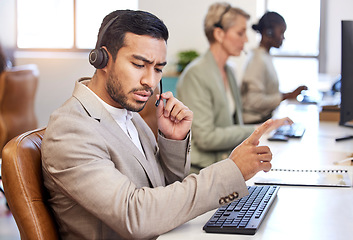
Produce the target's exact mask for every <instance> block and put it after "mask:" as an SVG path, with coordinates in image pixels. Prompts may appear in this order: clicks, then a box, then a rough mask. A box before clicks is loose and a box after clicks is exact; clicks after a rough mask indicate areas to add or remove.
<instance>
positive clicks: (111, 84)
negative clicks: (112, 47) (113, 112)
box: [106, 33, 167, 112]
mask: <svg viewBox="0 0 353 240" xmlns="http://www.w3.org/2000/svg"><path fill="white" fill-rule="evenodd" d="M166 56H167V45H166V42H165V41H164V40H163V39H156V38H153V37H150V36H147V35H142V36H140V35H136V34H133V33H126V35H125V44H124V46H123V47H122V48H120V49H119V51H118V53H117V58H116V61H115V63H113V65H112V67H111V68H110V69H109V70H108V79H107V82H106V90H107V92H108V94H109V96H110V97H111V99H112V100H114V102H115V104H114V106H115V107H118V108H126V109H127V110H130V111H135V112H138V111H141V110H142V109H143V108H144V106H145V104H146V102H147V100H148V99H149V98H150V96H152V94H153V90H154V89H155V88H156V86H157V85H158V83H159V81H160V80H161V79H162V69H163V67H164V66H165V65H166Z"/></svg>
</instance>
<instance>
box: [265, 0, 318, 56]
mask: <svg viewBox="0 0 353 240" xmlns="http://www.w3.org/2000/svg"><path fill="white" fill-rule="evenodd" d="M267 10H268V11H275V12H278V13H279V14H281V15H282V16H283V18H284V19H285V21H286V23H287V30H286V32H285V40H284V42H283V45H282V47H281V48H279V49H275V48H273V49H271V53H272V54H274V55H287V56H309V57H310V56H312V57H317V56H318V55H319V34H320V0H310V1H307V0H295V1H283V0H267Z"/></svg>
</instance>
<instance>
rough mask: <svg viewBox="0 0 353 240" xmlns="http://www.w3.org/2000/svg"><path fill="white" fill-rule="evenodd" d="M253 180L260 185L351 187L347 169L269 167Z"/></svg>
mask: <svg viewBox="0 0 353 240" xmlns="http://www.w3.org/2000/svg"><path fill="white" fill-rule="evenodd" d="M254 180H255V184H261V185H268V184H271V185H290V186H321V187H352V181H351V179H350V177H349V173H348V170H344V169H318V170H315V169H307V170H303V169H271V171H269V172H267V173H262V174H259V175H258V176H257V177H256V178H255V179H254Z"/></svg>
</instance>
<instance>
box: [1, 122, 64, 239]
mask: <svg viewBox="0 0 353 240" xmlns="http://www.w3.org/2000/svg"><path fill="white" fill-rule="evenodd" d="M44 132H45V128H41V129H36V130H33V131H29V132H26V133H23V134H21V135H19V136H18V137H16V138H13V139H12V140H11V141H9V142H8V143H7V144H6V145H5V147H4V149H3V155H2V166H1V171H2V180H3V184H4V189H5V196H6V199H7V202H8V204H9V206H10V210H11V212H12V214H13V216H14V218H15V221H16V224H17V226H18V229H19V231H20V234H21V239H33V240H47V239H50V240H52V239H54V240H55V239H59V235H58V230H57V225H56V222H55V219H54V217H53V215H52V213H51V210H50V208H49V207H48V205H47V199H48V193H47V191H46V189H45V187H44V184H43V175H42V162H41V144H42V139H43V136H44Z"/></svg>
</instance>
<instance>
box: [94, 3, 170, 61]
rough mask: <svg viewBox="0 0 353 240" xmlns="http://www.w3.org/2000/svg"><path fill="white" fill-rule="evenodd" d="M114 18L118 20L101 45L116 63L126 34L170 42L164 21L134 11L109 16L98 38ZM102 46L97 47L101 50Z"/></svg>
mask: <svg viewBox="0 0 353 240" xmlns="http://www.w3.org/2000/svg"><path fill="white" fill-rule="evenodd" d="M113 18H116V20H114V22H113V23H112V24H111V25H110V26H109V27H108V29H107V30H106V31H105V33H104V35H103V36H102V39H101V41H100V45H101V46H106V48H107V49H108V51H109V52H110V54H111V55H112V57H113V60H114V61H115V60H116V55H117V53H118V51H119V49H120V48H121V47H123V46H124V39H125V34H126V33H127V32H131V33H134V34H137V35H148V36H151V37H153V38H157V39H164V40H165V41H166V42H167V40H168V37H169V33H168V29H167V27H166V26H165V25H164V23H163V22H162V20H160V19H159V18H157V17H156V16H155V15H153V14H151V13H148V12H144V11H134V10H116V11H114V12H111V13H110V14H108V15H107V16H106V17H105V18H104V19H103V22H102V24H101V27H100V29H99V33H98V36H99V34H100V33H101V31H102V29H103V28H104V26H105V25H106V24H107V23H108V22H109V21H110V20H111V19H113ZM101 46H96V47H98V48H99V47H101Z"/></svg>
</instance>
